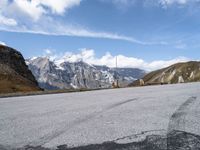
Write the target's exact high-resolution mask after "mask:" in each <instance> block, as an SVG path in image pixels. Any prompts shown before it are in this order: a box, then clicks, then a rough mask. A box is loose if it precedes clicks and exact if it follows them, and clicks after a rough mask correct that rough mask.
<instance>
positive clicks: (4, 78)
mask: <svg viewBox="0 0 200 150" xmlns="http://www.w3.org/2000/svg"><path fill="white" fill-rule="evenodd" d="M39 90H41V89H40V88H39V87H38V83H37V81H36V80H35V78H34V76H33V75H32V73H31V71H30V70H29V69H28V66H27V65H26V64H25V60H24V58H23V56H22V55H21V53H19V52H18V51H16V50H14V49H12V48H9V47H7V46H3V45H0V93H12V92H30V91H39Z"/></svg>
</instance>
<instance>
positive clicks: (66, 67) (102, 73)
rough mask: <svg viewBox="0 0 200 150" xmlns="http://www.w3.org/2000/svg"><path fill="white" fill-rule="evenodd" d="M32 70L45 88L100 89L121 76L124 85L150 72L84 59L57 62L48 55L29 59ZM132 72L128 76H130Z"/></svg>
mask: <svg viewBox="0 0 200 150" xmlns="http://www.w3.org/2000/svg"><path fill="white" fill-rule="evenodd" d="M26 63H27V65H28V66H29V69H30V70H31V71H32V73H33V74H34V76H35V78H36V79H37V81H38V82H39V85H40V86H41V87H42V88H45V89H71V88H73V89H82V88H83V89H98V88H111V87H112V83H113V82H114V81H115V79H116V78H117V79H118V80H119V83H120V85H121V86H122V87H125V86H127V85H128V84H130V83H131V82H132V81H134V80H136V79H138V78H141V77H142V76H144V74H145V73H146V72H145V71H144V70H141V69H135V68H118V69H116V68H109V67H107V66H98V65H91V64H88V63H85V62H83V61H77V62H68V61H66V60H65V61H64V62H62V63H57V62H56V61H52V60H50V59H49V58H48V57H34V58H32V59H27V60H26ZM126 75H128V76H126Z"/></svg>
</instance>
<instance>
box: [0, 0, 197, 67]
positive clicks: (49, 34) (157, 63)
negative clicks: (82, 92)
mask: <svg viewBox="0 0 200 150" xmlns="http://www.w3.org/2000/svg"><path fill="white" fill-rule="evenodd" d="M199 6H200V2H199V0H57V1H54V0H34V1H33V0H32V1H31V0H1V1H0V41H1V43H5V44H6V45H8V46H11V47H14V48H16V49H18V50H20V52H22V54H23V55H24V57H26V58H28V57H33V56H41V55H53V56H54V58H55V56H56V57H62V56H64V55H66V52H68V53H67V57H69V56H68V55H69V52H70V55H71V56H76V57H77V56H79V55H80V57H81V56H82V55H81V54H82V53H85V52H88V53H89V54H91V53H90V52H91V51H92V52H93V53H92V55H91V56H90V60H89V58H85V61H86V62H87V61H88V62H89V63H97V62H98V63H99V64H105V65H108V66H111V67H112V66H113V65H114V57H115V56H119V59H120V60H119V61H120V62H121V67H141V68H144V69H147V70H154V69H158V68H161V67H165V66H167V65H170V64H172V63H176V62H179V61H187V60H199V57H200V51H199V48H200V35H199V33H200V15H199V14H200V8H199ZM108 54H109V55H110V57H108V60H107V59H105V60H104V58H105V56H108ZM120 56H122V57H120ZM91 57H92V58H91ZM83 59H84V58H83ZM110 60H112V61H113V63H112V62H110V63H108V61H110ZM105 61H107V62H105Z"/></svg>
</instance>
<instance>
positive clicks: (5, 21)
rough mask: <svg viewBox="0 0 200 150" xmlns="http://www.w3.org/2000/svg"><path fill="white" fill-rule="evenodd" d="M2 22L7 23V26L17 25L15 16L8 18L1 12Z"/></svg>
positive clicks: (0, 19) (0, 22) (0, 20)
mask: <svg viewBox="0 0 200 150" xmlns="http://www.w3.org/2000/svg"><path fill="white" fill-rule="evenodd" d="M0 24H1V25H6V26H16V25H17V21H16V20H15V19H13V18H6V17H4V16H1V14H0Z"/></svg>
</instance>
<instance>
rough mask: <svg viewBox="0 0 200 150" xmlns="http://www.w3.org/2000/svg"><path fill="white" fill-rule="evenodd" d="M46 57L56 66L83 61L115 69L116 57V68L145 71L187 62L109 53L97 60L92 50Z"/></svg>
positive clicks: (177, 59)
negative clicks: (147, 59) (149, 59)
mask: <svg viewBox="0 0 200 150" xmlns="http://www.w3.org/2000/svg"><path fill="white" fill-rule="evenodd" d="M48 53H50V54H51V56H49V55H48V57H50V58H51V59H52V60H55V62H56V63H57V64H60V63H62V62H64V61H68V62H76V61H84V62H86V63H88V64H93V65H106V66H108V67H115V65H116V57H117V60H118V67H121V68H122V67H125V68H141V69H145V70H147V71H152V70H157V69H160V68H163V67H167V66H170V65H172V64H175V63H178V62H186V61H189V59H188V58H185V57H178V58H175V59H171V60H156V61H152V62H147V61H145V60H143V59H139V58H135V57H127V56H124V55H117V56H113V55H112V54H110V53H109V52H107V53H106V54H105V55H104V56H102V57H100V58H98V57H96V55H95V51H94V50H93V49H82V50H81V51H80V53H72V52H66V53H65V54H56V52H55V51H54V52H53V51H51V50H50V51H49V50H48Z"/></svg>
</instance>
